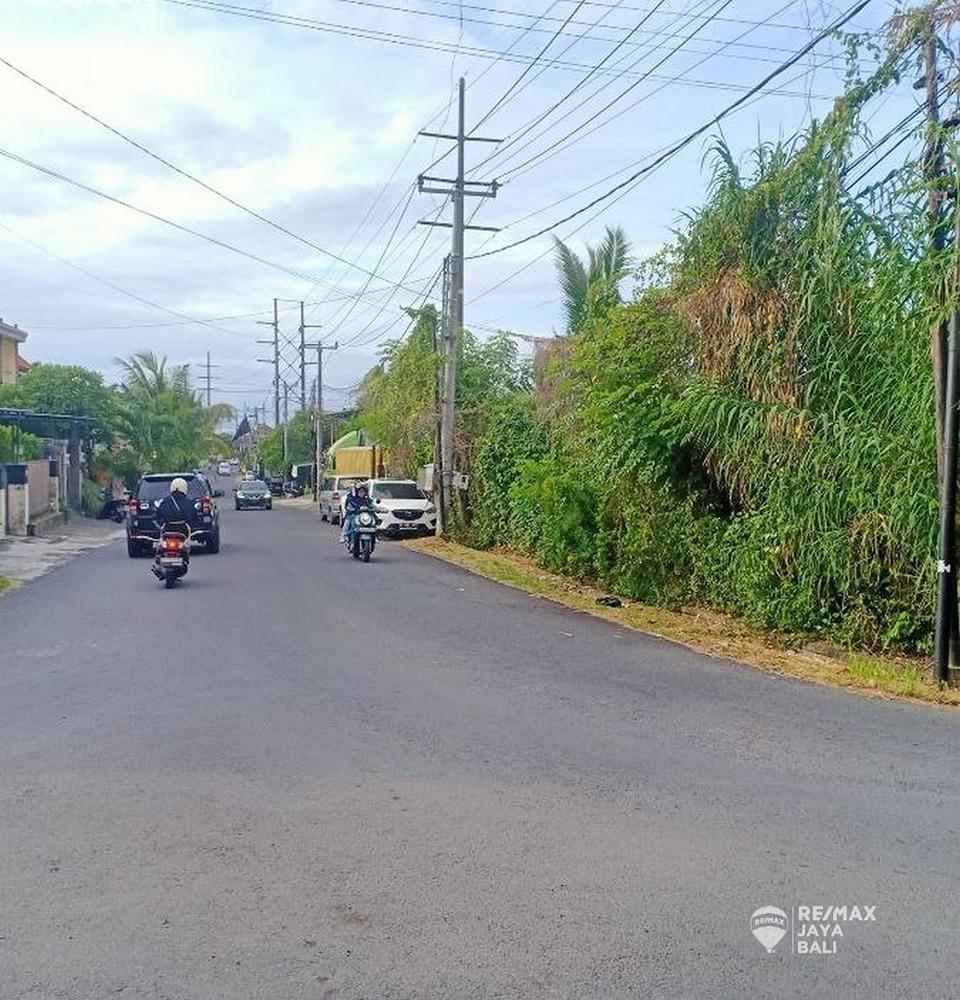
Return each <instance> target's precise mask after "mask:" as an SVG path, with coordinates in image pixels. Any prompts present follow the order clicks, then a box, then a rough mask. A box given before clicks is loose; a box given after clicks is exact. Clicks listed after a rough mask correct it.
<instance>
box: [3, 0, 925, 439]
mask: <svg viewBox="0 0 960 1000" xmlns="http://www.w3.org/2000/svg"><path fill="white" fill-rule="evenodd" d="M849 6H850V3H848V2H840V0H838V2H834V3H827V2H821V0H794V2H787V0H582V2H581V0H553V2H551V0H535V2H528V3H516V2H513V0H471V2H469V3H461V2H459V0H274V2H264V0H230V2H229V3H228V4H224V3H211V2H209V0H0V11H2V13H3V23H4V27H5V30H4V33H3V42H2V44H0V59H2V60H3V61H4V62H2V63H0V106H2V107H3V113H2V116H0V317H2V318H3V319H4V320H5V321H6V322H8V323H16V324H18V326H20V328H22V329H23V330H26V331H27V333H28V340H27V342H26V344H25V345H24V348H23V353H24V355H25V356H26V357H27V358H29V359H30V360H33V361H40V362H58V363H70V364H83V365H86V366H88V367H92V368H96V369H98V370H100V371H102V372H103V373H104V374H105V376H106V377H107V379H108V380H113V379H115V378H116V377H117V367H116V365H115V362H114V359H115V358H117V357H120V356H128V355H130V354H132V353H133V352H135V351H141V350H152V351H154V352H155V353H157V354H160V355H164V356H166V357H167V358H168V359H169V361H170V362H171V363H187V364H189V365H190V366H191V371H192V373H193V376H194V379H195V380H197V381H198V382H200V381H202V376H203V374H204V365H205V362H206V356H207V352H209V354H210V360H211V364H212V365H214V366H216V367H215V368H211V372H212V385H213V392H212V398H213V401H214V402H228V403H231V404H232V405H234V406H235V407H237V408H238V410H239V411H240V412H241V414H242V412H243V410H244V409H247V410H249V411H252V410H253V408H254V407H256V406H259V407H263V406H264V404H265V403H266V404H267V405H268V414H267V416H268V419H269V420H270V422H272V408H273V388H272V377H273V370H272V366H271V365H270V364H265V363H263V362H261V361H258V359H259V358H269V357H270V356H271V351H272V348H271V346H270V345H269V344H260V343H258V341H260V340H264V339H267V338H269V337H271V336H272V331H271V329H270V328H269V326H264V325H259V324H262V323H266V322H269V321H270V320H271V319H272V310H273V300H274V299H275V298H276V299H278V300H279V303H278V309H279V317H280V327H281V333H282V337H283V338H284V342H285V345H286V346H285V355H286V357H288V358H289V359H290V361H291V362H292V361H293V360H294V353H295V352H294V350H293V348H292V347H290V346H289V343H292V344H294V345H295V343H296V341H297V339H298V336H299V335H298V332H297V327H298V323H299V301H300V300H303V301H305V302H306V303H307V305H306V307H305V312H306V315H307V322H308V323H309V324H315V325H316V327H317V328H312V329H310V330H308V331H307V336H308V339H309V340H310V341H315V340H317V339H318V338H319V339H320V340H321V341H322V342H324V343H327V344H330V345H332V344H334V343H338V344H339V347H338V349H337V350H335V351H334V350H330V351H325V352H324V370H323V385H324V389H323V403H324V407H325V408H327V409H335V408H339V407H343V406H347V405H349V403H350V400H351V397H352V393H353V392H354V391H355V387H356V385H357V383H358V382H359V380H360V379H361V378H362V377H363V374H364V372H366V371H367V370H368V369H369V368H370V367H371V365H373V364H374V363H375V362H376V358H377V351H378V348H379V347H380V346H382V344H383V343H384V341H385V340H388V339H390V338H393V337H398V336H401V335H402V334H403V332H404V331H405V329H406V327H407V323H408V320H407V316H406V314H405V313H404V312H403V309H404V307H409V306H414V305H419V304H421V303H422V302H424V301H438V296H439V287H440V286H439V284H438V283H437V282H436V276H437V274H438V272H439V269H440V268H441V267H442V263H443V258H444V255H445V254H446V253H447V252H449V243H450V231H449V229H445V228H440V227H426V226H423V225H420V224H418V223H419V221H420V220H436V221H447V222H448V221H449V220H450V218H451V206H450V204H449V202H448V201H445V199H444V198H443V197H442V196H438V195H431V194H421V193H418V192H417V190H416V179H417V175H418V173H421V172H426V173H428V174H431V175H438V176H442V177H449V176H451V171H453V170H455V166H456V165H455V158H454V157H453V156H451V155H449V154H450V151H451V149H452V144H451V143H449V142H445V141H442V140H436V139H431V138H425V137H418V136H417V132H418V131H419V130H427V131H439V132H449V131H450V130H451V129H454V130H455V128H456V84H457V80H458V78H459V77H460V76H463V77H464V78H465V80H466V128H467V131H468V132H471V131H472V132H474V134H475V135H476V136H482V137H487V138H498V139H502V140H504V141H502V142H500V143H499V144H493V143H486V142H479V141H478V142H471V143H469V144H468V149H467V167H468V177H470V178H472V179H475V180H484V181H486V180H494V179H497V180H500V181H501V182H502V184H501V186H500V187H499V188H498V190H497V196H496V198H495V199H479V198H477V199H469V200H468V205H467V210H468V214H469V215H470V216H471V217H473V216H474V212H476V215H475V217H474V223H475V224H476V225H483V226H489V227H498V228H499V230H500V231H499V232H487V231H474V232H470V233H468V234H467V239H466V254H467V261H466V265H465V273H466V277H465V300H466V306H465V325H466V326H468V327H471V328H472V329H474V330H476V331H477V333H478V335H480V336H485V335H487V334H488V333H489V332H490V331H493V330H496V329H507V330H510V331H514V332H516V333H518V334H522V335H525V336H528V337H529V336H550V335H552V334H554V333H556V332H559V331H561V330H562V323H563V319H562V313H561V309H560V304H559V297H558V292H557V285H556V278H555V273H554V267H553V260H552V246H553V244H552V239H553V236H554V235H555V236H558V237H560V238H562V239H564V240H565V241H568V242H570V243H571V245H572V246H574V248H575V249H577V250H578V251H581V252H582V251H583V248H584V246H585V244H593V243H596V242H597V241H598V240H599V239H600V238H601V237H602V235H603V231H604V227H605V226H612V225H620V226H622V227H623V228H624V229H625V230H626V232H627V235H628V236H629V238H630V240H631V242H632V245H633V248H634V255H635V257H636V258H637V259H641V258H643V257H645V256H647V255H649V254H652V253H655V252H656V251H657V250H658V249H660V248H661V247H662V246H663V245H664V244H666V243H668V242H669V241H670V240H671V238H672V233H673V231H674V229H675V227H676V226H677V225H678V224H679V222H680V220H681V218H682V214H683V213H684V212H685V211H687V210H689V209H691V208H693V207H696V206H697V205H698V204H700V203H701V202H702V200H703V198H704V194H705V191H706V188H707V184H708V182H709V162H706V163H705V162H704V158H705V156H707V154H708V152H709V147H710V144H711V142H712V141H713V140H714V139H715V138H716V137H717V136H718V135H719V134H720V131H721V129H722V134H723V137H724V139H725V140H726V142H727V143H728V144H729V146H730V148H731V149H732V150H733V151H734V153H735V155H737V156H738V157H739V156H743V157H744V158H746V157H747V155H748V154H749V151H750V149H751V148H752V147H753V146H754V145H755V144H756V142H757V141H758V139H761V138H762V139H766V140H776V139H777V138H780V137H787V136H791V135H793V134H794V133H796V132H797V131H798V130H799V129H802V128H804V127H805V126H807V125H808V124H809V123H810V121H811V120H812V119H813V118H817V117H822V116H823V115H824V113H825V112H826V111H827V110H829V107H830V101H831V99H832V98H833V97H835V96H836V95H837V94H838V93H839V92H840V91H841V89H842V86H843V74H844V58H843V44H842V42H841V41H839V40H837V39H835V38H831V39H827V40H825V41H824V42H822V43H821V44H820V45H818V46H817V47H816V48H815V49H814V50H813V51H812V52H811V53H810V54H809V55H807V56H805V57H804V58H803V59H802V60H800V61H799V62H798V63H797V64H796V65H794V66H793V67H792V68H791V69H790V70H788V71H786V72H785V73H783V74H782V75H781V76H779V77H778V78H777V79H776V80H775V81H773V82H771V83H770V84H769V85H768V87H767V88H766V89H765V90H764V91H763V92H761V94H760V95H758V96H757V97H756V98H753V99H751V100H750V101H749V102H747V103H746V104H745V105H744V106H743V107H741V108H739V109H738V110H736V111H735V112H734V113H732V114H731V115H730V116H729V117H727V118H725V119H724V121H723V123H722V126H715V127H713V128H711V129H710V130H708V131H707V132H706V133H705V134H704V135H703V136H702V137H699V138H698V139H697V140H695V141H694V142H692V143H690V145H689V146H688V147H686V148H685V149H684V150H683V151H682V152H681V153H679V154H678V155H676V156H675V157H673V158H672V159H670V160H669V161H668V162H667V163H666V164H665V165H663V166H662V167H660V168H659V169H656V170H654V171H651V172H650V173H648V174H646V175H644V176H643V178H642V180H640V181H639V183H637V184H635V185H632V186H630V187H629V188H627V189H625V190H624V191H623V192H621V193H620V196H618V197H615V198H610V199H607V200H606V201H604V202H602V203H601V204H599V205H598V206H597V207H596V208H594V209H591V210H589V211H586V212H583V213H582V214H579V215H577V216H576V217H575V218H574V219H571V220H570V221H569V222H566V223H563V224H560V225H554V224H555V223H559V222H560V220H562V219H564V217H566V216H568V215H570V214H571V213H573V212H575V211H577V210H579V209H581V208H583V207H584V206H586V205H587V204H588V203H589V202H590V201H591V200H592V199H593V198H595V197H597V196H598V195H601V194H603V193H604V192H606V191H607V190H608V189H610V188H611V187H612V186H613V185H615V184H617V183H619V182H622V181H623V180H624V179H626V178H628V177H630V176H631V174H632V173H633V172H635V171H636V170H637V169H638V168H640V167H642V166H643V165H644V163H650V162H651V158H652V156H653V155H654V154H656V152H657V151H658V150H660V149H662V148H663V147H665V146H669V145H671V144H672V143H674V142H676V141H677V140H679V139H682V138H683V137H684V136H686V135H688V134H689V133H691V132H693V131H694V130H696V129H697V128H699V127H700V126H701V125H703V124H704V123H705V122H708V121H709V120H710V119H711V118H712V117H713V116H714V115H716V114H717V113H718V112H719V111H721V109H723V108H725V107H726V106H728V105H729V104H731V103H732V102H733V101H735V100H736V99H737V98H738V97H740V96H742V95H743V94H744V93H745V92H746V91H747V90H748V89H749V88H751V87H753V86H754V85H755V84H757V83H758V82H760V81H761V80H762V79H763V78H764V77H765V76H766V75H767V74H768V73H770V72H771V71H772V70H774V69H775V68H776V67H777V66H778V65H779V64H780V63H781V62H783V61H784V60H786V59H789V58H791V56H793V55H794V54H795V53H796V52H797V51H798V50H799V49H801V48H802V46H804V45H805V44H806V43H807V42H808V41H810V39H811V38H813V37H815V36H816V34H817V33H818V32H819V31H820V30H821V29H822V28H823V27H824V26H825V25H827V24H829V23H831V22H832V21H833V20H834V19H835V18H837V16H838V15H840V14H841V13H843V12H844V11H845V10H847V8H848V7H849ZM892 9H893V7H892V4H890V3H888V2H886V0H873V2H872V3H870V4H869V5H868V6H867V8H866V9H865V10H864V11H862V12H861V13H860V14H858V15H857V17H855V18H854V19H853V21H852V22H851V27H854V28H856V29H857V30H863V31H873V32H877V31H879V29H880V27H881V26H882V25H883V23H884V22H885V21H886V20H887V18H888V17H889V16H890V14H891V12H892ZM8 64H10V65H8ZM18 70H19V71H20V72H19V73H18V72H17V71H18ZM21 74H27V75H28V76H29V77H32V78H33V80H29V79H26V78H25V77H24V76H23V75H21ZM910 82H912V81H908V82H905V83H904V84H903V85H902V86H900V87H899V88H898V89H897V90H896V91H894V92H893V93H891V94H889V95H887V96H885V97H884V98H883V99H882V106H881V107H880V108H878V110H877V113H876V115H875V120H874V121H872V122H871V125H872V127H873V128H875V129H878V130H879V129H882V127H884V124H885V123H889V122H891V121H895V120H897V119H899V118H901V117H902V116H903V115H904V114H906V113H907V112H908V111H910V110H911V109H912V108H914V107H915V106H916V103H917V100H918V94H917V92H915V91H913V90H912V89H911V88H910V86H909V83H910ZM44 87H46V88H48V89H47V90H45V89H43V88H44ZM51 90H52V91H54V92H55V95H59V96H55V95H54V94H51V93H50V92H49V91H51ZM66 102H71V103H72V104H73V105H75V106H74V107H72V106H70V104H68V103H66ZM78 109H82V110H78ZM83 111H85V112H87V113H88V115H92V116H94V117H95V118H96V119H99V121H95V120H93V118H91V117H88V115H85V114H83V113H82V112H83ZM538 119H540V120H539V121H538ZM111 129H112V130H115V131H111ZM117 133H122V134H123V136H126V137H127V138H128V139H130V140H133V141H134V142H136V143H138V144H139V145H140V146H142V147H144V148H145V149H146V150H148V151H149V153H152V154H154V156H153V157H152V156H150V155H148V153H147V152H144V151H143V149H138V148H136V147H135V146H134V145H132V144H131V143H130V142H128V141H126V140H125V139H124V138H123V137H121V135H118V134H117ZM537 154H542V155H539V156H538V155H537ZM13 157H17V158H19V159H14V158H13ZM155 157H159V158H161V159H162V160H165V161H166V164H164V163H162V162H159V160H158V159H157V158H155ZM438 157H441V158H440V159H439V162H436V163H434V162H433V161H435V160H436V159H437V158H438ZM24 160H26V161H29V163H24V162H23V161H24ZM170 165H173V166H175V167H177V168H179V169H180V170H181V171H183V172H184V173H186V174H189V175H191V177H186V176H184V174H183V173H178V172H176V171H175V170H174V169H172V167H171V166H170ZM38 168H42V169H38ZM428 168H429V169H428ZM51 172H53V174H58V175H61V176H53V175H52V174H51ZM64 178H68V179H69V180H65V179H64ZM191 178H193V179H191ZM198 181H201V182H202V184H201V183H198ZM70 182H73V183H70ZM77 184H80V185H83V186H84V187H78V186H77ZM203 185H207V187H204V186H203ZM210 188H213V189H214V190H215V191H216V192H218V193H214V192H213V191H211V190H209V189H210ZM90 189H93V190H90ZM94 192H100V194H97V193H94ZM102 195H109V196H110V197H111V198H113V199H118V200H119V201H122V202H124V203H126V204H125V205H121V204H118V203H117V202H116V201H110V200H108V199H107V198H105V197H103V196H102ZM131 206H132V207H131ZM134 209H139V210H140V211H135V210H134ZM255 216H260V218H256V217H255ZM545 228H549V230H550V231H549V232H547V233H544V234H543V235H541V236H537V237H535V238H534V239H526V237H529V236H531V235H533V234H535V233H537V232H538V231H539V230H541V229H545ZM281 230H286V232H284V231H281ZM518 240H521V241H523V242H520V243H519V244H518V245H516V246H510V244H512V243H513V242H514V241H518ZM501 248H502V249H501ZM491 250H493V251H497V252H495V253H492V254H490V255H487V256H476V257H473V255H477V254H483V253H485V252H487V251H491ZM471 258H472V259H471ZM288 342H289V343H288ZM528 343H529V341H525V340H520V344H521V345H522V346H524V348H526V346H527V345H528ZM315 356H316V355H315V353H311V362H312V361H313V359H314V358H315ZM314 374H315V371H314V366H313V363H311V370H310V372H309V378H310V380H311V381H312V379H313V377H314ZM281 375H282V378H283V379H284V380H285V381H287V382H289V383H291V388H290V400H291V402H290V405H291V408H294V407H295V405H296V401H297V397H298V394H299V385H296V386H294V385H293V383H295V382H296V378H297V373H296V372H295V371H294V369H293V368H292V367H288V366H287V365H286V364H285V365H284V368H283V371H282V373H281Z"/></svg>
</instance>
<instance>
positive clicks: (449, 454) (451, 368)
mask: <svg viewBox="0 0 960 1000" xmlns="http://www.w3.org/2000/svg"><path fill="white" fill-rule="evenodd" d="M465 103H466V101H465V84H464V80H463V77H460V83H459V86H458V115H457V179H456V181H455V183H454V186H453V242H452V245H451V249H450V318H449V322H448V323H447V326H446V330H445V331H444V333H445V336H444V338H443V339H444V344H443V398H442V400H441V403H440V462H441V469H440V509H441V517H440V521H441V524H442V526H443V527H442V531H443V532H444V533H449V530H450V525H451V511H452V500H453V454H454V419H455V413H456V395H457V350H458V346H459V343H460V337H461V332H462V330H463V188H464V184H463V174H464V147H465V145H466V143H465V142H464V132H465V122H464V118H465Z"/></svg>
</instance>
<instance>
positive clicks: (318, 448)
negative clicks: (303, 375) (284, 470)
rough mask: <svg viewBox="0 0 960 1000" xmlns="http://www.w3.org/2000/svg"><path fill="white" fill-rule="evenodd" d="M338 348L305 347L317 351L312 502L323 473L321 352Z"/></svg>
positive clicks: (318, 342) (316, 345)
mask: <svg viewBox="0 0 960 1000" xmlns="http://www.w3.org/2000/svg"><path fill="white" fill-rule="evenodd" d="M339 346H340V342H339V341H336V342H335V343H333V344H321V343H320V341H319V340H318V341H317V342H316V343H314V344H307V347H315V348H316V349H317V409H316V413H315V414H314V421H313V440H314V447H313V463H314V477H313V498H314V500H319V499H320V474H321V472H322V471H323V470H322V469H321V468H320V460H321V458H322V456H323V352H324V351H335V350H337V348H339Z"/></svg>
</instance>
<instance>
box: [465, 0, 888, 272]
mask: <svg viewBox="0 0 960 1000" xmlns="http://www.w3.org/2000/svg"><path fill="white" fill-rule="evenodd" d="M869 3H870V0H858V2H857V3H854V4H853V5H852V6H851V7H849V8H848V10H847V12H846V13H845V14H843V15H842V16H840V17H839V18H838V19H837V20H836V21H835V22H834V24H832V25H831V26H830V27H829V28H825V29H824V30H823V31H820V32H818V34H817V35H816V36H815V37H814V38H812V39H811V40H810V41H809V42H807V44H806V45H804V46H802V47H801V48H800V49H799V50H798V51H797V52H796V53H795V54H794V55H793V56H791V57H790V58H789V59H785V60H784V61H783V62H782V63H781V64H780V65H779V66H778V67H777V68H776V69H774V70H772V71H771V72H770V73H768V74H767V75H766V76H765V77H764V78H763V79H762V80H760V81H759V82H758V83H756V84H754V85H753V86H752V87H751V88H750V89H749V90H748V91H747V92H746V93H745V94H743V95H742V96H741V97H739V98H737V100H735V101H733V102H732V103H731V104H728V105H727V106H726V107H725V108H723V109H722V110H721V111H719V112H718V113H717V114H715V115H714V116H713V117H712V118H710V119H709V120H708V121H706V122H704V123H703V124H702V125H700V126H699V127H698V128H696V129H694V130H693V131H692V132H690V133H689V134H687V135H686V136H684V137H683V138H682V139H680V140H679V141H678V142H676V143H674V144H673V145H672V146H671V147H670V148H669V149H668V150H666V151H665V152H663V153H662V154H661V155H660V156H659V157H657V158H656V159H655V160H654V161H653V162H652V163H650V164H648V165H646V166H644V167H641V168H640V169H639V170H637V171H636V172H635V173H633V174H631V175H630V176H629V177H627V178H626V179H625V180H623V181H621V182H620V183H619V184H616V185H614V186H613V187H612V188H610V189H609V190H608V191H605V192H604V193H603V194H601V195H598V196H597V197H596V198H594V199H593V200H591V201H590V202H588V203H587V204H586V205H583V206H581V207H580V208H578V209H575V210H574V211H573V212H570V213H568V214H567V215H566V216H564V217H563V218H562V219H559V220H558V221H556V222H553V223H551V224H550V225H548V226H544V227H543V228H541V229H539V230H537V231H536V232H535V233H530V234H529V235H527V236H524V237H521V238H519V239H516V240H513V241H512V242H510V243H507V244H504V245H503V246H500V247H496V248H495V249H493V250H487V251H484V252H482V253H478V254H473V255H471V256H470V257H468V258H467V259H468V260H474V259H477V258H479V257H490V256H493V255H494V254H499V253H503V252H504V251H506V250H509V249H512V248H513V247H517V246H521V245H522V244H524V243H529V242H530V241H531V240H534V239H537V238H538V237H540V236H543V235H545V234H546V233H549V232H551V231H552V230H554V229H556V228H557V227H558V226H562V225H564V224H565V223H567V222H570V221H571V220H573V219H575V218H577V217H578V216H580V215H583V214H584V213H586V212H588V211H590V209H592V208H594V207H595V206H597V205H600V204H602V203H604V202H606V201H607V200H609V199H610V198H612V197H613V196H614V195H616V194H617V193H619V192H620V191H623V190H624V189H625V188H627V187H628V186H630V185H631V184H633V182H634V181H637V180H639V179H641V178H642V177H644V176H645V175H647V174H648V173H650V172H651V171H653V170H654V169H656V167H658V166H659V165H661V164H663V163H665V162H666V161H667V160H669V159H672V158H673V157H674V156H676V155H677V153H679V152H680V151H681V150H683V149H685V148H686V147H687V146H689V145H690V144H691V143H692V142H694V141H695V140H696V139H698V138H699V137H700V136H701V135H703V134H704V132H706V131H707V130H708V129H710V128H712V127H713V126H714V125H716V124H718V123H719V122H721V121H722V120H723V119H724V118H726V117H727V116H728V115H730V114H731V113H732V112H734V111H736V110H737V109H738V108H739V107H741V105H743V104H745V103H746V101H747V100H748V99H749V98H751V97H753V96H754V95H755V94H757V93H759V92H760V91H762V90H763V89H764V88H765V87H766V85H767V84H768V83H770V82H771V81H772V80H775V79H776V78H777V77H778V76H780V75H782V74H783V73H785V72H786V71H787V70H788V69H790V67H792V66H795V65H796V64H797V63H798V62H799V61H800V60H801V59H803V57H804V56H805V55H806V54H807V53H808V52H810V51H811V50H812V49H813V48H815V47H816V46H817V45H819V44H820V42H822V41H823V40H824V39H825V38H827V37H828V36H829V35H831V34H833V32H834V31H837V30H838V29H839V28H841V27H843V25H844V24H846V23H847V21H849V20H851V19H852V18H854V17H856V16H857V14H859V13H860V12H861V11H862V10H863V9H864V8H865V7H866V6H867V5H868V4H869Z"/></svg>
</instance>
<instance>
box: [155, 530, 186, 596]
mask: <svg viewBox="0 0 960 1000" xmlns="http://www.w3.org/2000/svg"><path fill="white" fill-rule="evenodd" d="M153 551H154V552H155V553H156V555H155V556H154V560H153V570H152V572H153V575H154V576H155V577H156V578H157V579H158V580H159V581H160V582H161V583H162V584H163V585H164V587H165V588H166V589H167V590H172V589H173V585H174V584H175V583H176V582H177V580H179V579H180V577H181V576H186V574H187V570H188V569H189V568H190V528H189V526H188V525H176V526H175V527H164V528H162V529H161V531H160V539H159V541H156V542H154V544H153Z"/></svg>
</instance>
